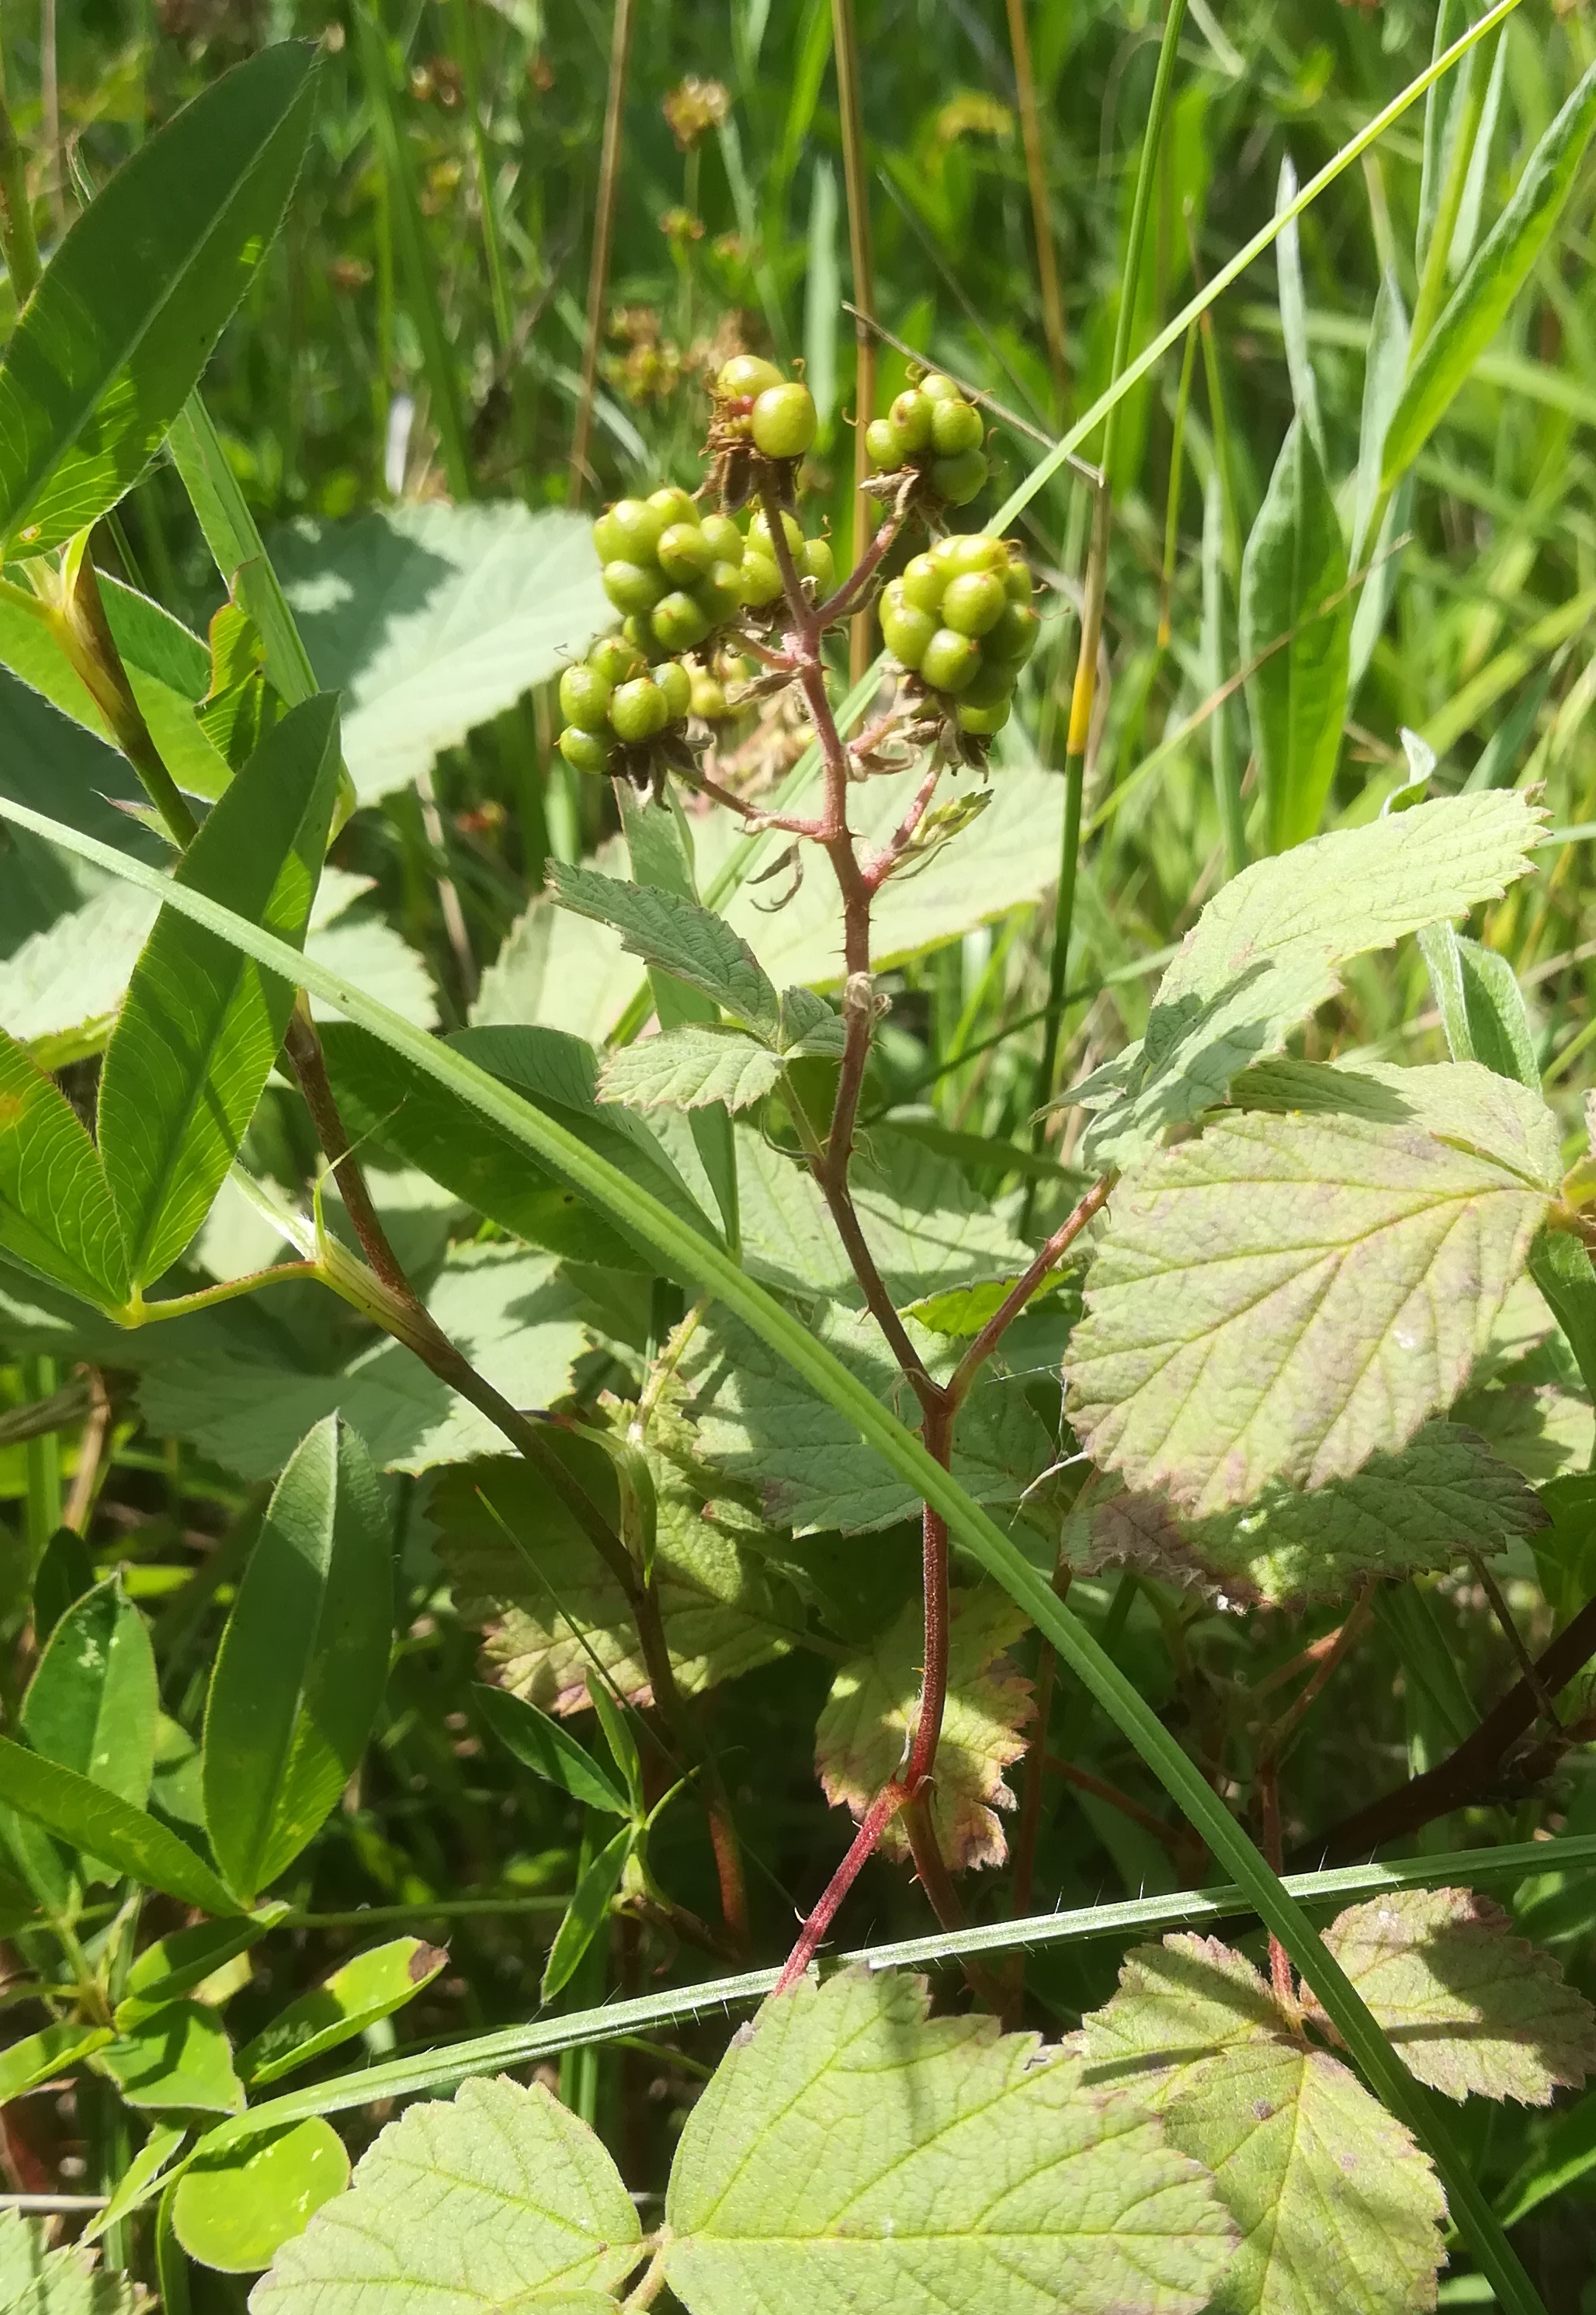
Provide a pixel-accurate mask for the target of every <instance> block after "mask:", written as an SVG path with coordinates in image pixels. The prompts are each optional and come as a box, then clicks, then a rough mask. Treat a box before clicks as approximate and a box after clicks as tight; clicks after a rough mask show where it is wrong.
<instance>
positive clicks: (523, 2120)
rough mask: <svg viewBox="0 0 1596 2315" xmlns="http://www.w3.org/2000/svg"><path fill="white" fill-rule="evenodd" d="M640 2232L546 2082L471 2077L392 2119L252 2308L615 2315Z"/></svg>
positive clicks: (350, 2313) (607, 2167)
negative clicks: (525, 2084)
mask: <svg viewBox="0 0 1596 2315" xmlns="http://www.w3.org/2000/svg"><path fill="white" fill-rule="evenodd" d="M641 2232H642V2230H641V2229H640V2227H639V2225H638V2222H637V2213H636V2210H635V2208H634V2205H633V2202H632V2198H631V2196H630V2195H628V2194H627V2192H626V2189H625V2186H623V2184H622V2183H621V2177H620V2173H619V2172H618V2171H617V2170H616V2167H615V2164H614V2163H613V2162H612V2161H611V2160H610V2158H609V2156H608V2154H607V2152H606V2151H605V2150H604V2147H603V2145H602V2144H601V2143H600V2142H599V2139H598V2138H596V2137H595V2136H594V2134H593V2133H592V2132H591V2131H590V2129H589V2128H588V2126H587V2124H586V2123H584V2122H582V2121H581V2119H580V2118H579V2117H578V2116H577V2115H573V2114H572V2113H570V2112H568V2111H567V2109H566V2108H565V2107H563V2106H562V2105H561V2104H560V2102H559V2100H558V2099H557V2098H554V2097H552V2096H551V2095H550V2093H549V2092H548V2091H547V2090H546V2089H544V2088H543V2086H542V2084H541V2083H538V2084H536V2085H535V2086H534V2087H533V2088H532V2089H522V2088H521V2086H520V2085H519V2082H512V2081H508V2080H505V2079H504V2078H503V2077H502V2076H501V2077H500V2078H499V2079H498V2080H493V2081H483V2080H475V2081H467V2082H463V2083H462V2084H461V2086H460V2088H459V2089H458V2090H457V2092H456V2094H455V2096H454V2098H452V2099H449V2100H443V2099H432V2100H429V2101H428V2103H427V2104H425V2105H424V2106H413V2107H411V2109H410V2111H409V2113H408V2114H406V2115H402V2116H401V2117H400V2119H399V2120H398V2121H397V2122H392V2123H390V2124H388V2126H387V2128H386V2130H385V2131H384V2132H383V2133H382V2134H381V2136H380V2137H379V2138H378V2139H377V2142H376V2144H375V2145H373V2146H372V2147H371V2148H369V2149H368V2151H367V2152H366V2153H365V2154H364V2155H362V2157H361V2159H360V2160H359V2163H358V2165H357V2166H356V2169H355V2175H354V2178H353V2180H352V2182H351V2184H350V2190H349V2192H348V2193H347V2194H345V2195H337V2196H335V2197H334V2199H333V2200H332V2202H330V2203H328V2204H325V2205H324V2207H323V2208H322V2209H321V2210H319V2211H318V2212H317V2213H315V2216H314V2217H313V2218H312V2220H311V2222H310V2224H309V2225H308V2226H307V2227H306V2230H305V2231H304V2233H303V2234H300V2235H297V2236H295V2238H294V2239H293V2240H292V2241H290V2242H287V2243H285V2244H284V2245H283V2247H282V2248H281V2249H280V2250H279V2252H278V2254H277V2257H275V2258H274V2259H273V2261H272V2263H271V2266H270V2270H269V2272H268V2273H267V2274H266V2275H264V2276H262V2280H261V2281H260V2282H259V2283H258V2284H256V2285H255V2287H254V2289H253V2292H252V2293H250V2301H249V2303H250V2308H251V2315H362V2311H365V2310H368V2309H369V2308H371V2307H373V2306H374V2305H375V2306H380V2307H382V2308H383V2310H384V2311H385V2315H436V2311H438V2310H439V2309H440V2308H443V2307H449V2308H453V2309H454V2310H456V2311H457V2315H500V2311H502V2310H505V2309H509V2308H510V2307H515V2308H518V2309H525V2310H527V2311H528V2315H534V2311H536V2315H605V2311H610V2315H613V2311H614V2307H615V2299H614V2296H613V2293H615V2291H616V2290H617V2289H618V2287H619V2285H620V2284H622V2283H623V2282H624V2281H625V2277H626V2276H627V2275H628V2274H629V2273H630V2272H631V2270H632V2269H633V2268H634V2266H636V2265H637V2264H638V2261H639V2258H640V2257H641V2255H642V2246H641V2240H640V2239H641Z"/></svg>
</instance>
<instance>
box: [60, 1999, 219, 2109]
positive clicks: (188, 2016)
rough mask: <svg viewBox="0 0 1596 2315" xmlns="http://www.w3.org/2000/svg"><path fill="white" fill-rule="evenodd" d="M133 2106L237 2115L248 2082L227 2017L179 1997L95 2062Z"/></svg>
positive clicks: (129, 2033) (201, 2004) (104, 2052)
mask: <svg viewBox="0 0 1596 2315" xmlns="http://www.w3.org/2000/svg"><path fill="white" fill-rule="evenodd" d="M94 2063H95V2065H96V2066H97V2067H98V2068H99V2069H100V2071H102V2073H106V2074H109V2075H110V2077H111V2080H112V2081H113V2082H114V2083H115V2084H116V2086H117V2088H118V2089H119V2090H120V2092H121V2094H122V2096H123V2098H126V2100H127V2102H128V2104H129V2106H136V2107H155V2108H157V2109H166V2108H173V2107H176V2108H180V2109H181V2110H182V2112H184V2113H201V2114H236V2113H238V2112H239V2111H240V2109H241V2108H242V2107H243V2105H244V2086H243V2084H242V2083H241V2082H240V2081H239V2079H238V2077H237V2075H236V2074H235V2072H234V2071H233V2052H232V2048H231V2045H230V2044H229V2043H228V2040H227V2036H226V2031H225V2029H224V2027H223V2026H222V2021H221V2019H220V2018H218V2017H217V2014H216V2012H215V2010H214V2009H209V2008H208V2006H207V2005H206V2003H204V2002H203V2001H173V2002H171V2003H169V2004H168V2006H167V2007H166V2008H165V2009H158V2010H157V2011H156V2012H155V2016H154V2017H153V2018H143V2019H141V2020H140V2022H139V2023H138V2024H137V2026H135V2027H132V2028H131V2029H130V2030H129V2032H128V2033H126V2034H124V2035H123V2036H121V2037H120V2040H118V2041H115V2042H113V2043H112V2044H111V2046H110V2048H109V2049H106V2050H102V2052H101V2053H100V2054H99V2056H98V2057H97V2058H96V2059H95V2061H94Z"/></svg>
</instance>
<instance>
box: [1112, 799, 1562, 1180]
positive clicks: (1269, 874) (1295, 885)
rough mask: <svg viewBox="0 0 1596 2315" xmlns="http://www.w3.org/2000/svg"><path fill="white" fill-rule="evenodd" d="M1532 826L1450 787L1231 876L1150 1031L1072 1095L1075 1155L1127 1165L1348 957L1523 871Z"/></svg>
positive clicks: (1280, 1031) (1522, 816)
mask: <svg viewBox="0 0 1596 2315" xmlns="http://www.w3.org/2000/svg"><path fill="white" fill-rule="evenodd" d="M1541 825H1542V815H1541V814H1540V813H1539V812H1537V811H1536V810H1535V809H1534V808H1533V807H1532V806H1531V805H1530V803H1528V802H1527V801H1526V800H1525V798H1524V797H1523V796H1522V795H1521V794H1517V793H1516V792H1514V791H1511V790H1506V789H1496V790H1491V791H1488V792H1485V793H1481V794H1476V795H1467V796H1453V797H1447V798H1443V799H1441V800H1438V801H1437V802H1435V803H1422V804H1418V805H1415V806H1414V809H1413V810H1412V811H1411V812H1401V813H1398V814H1396V815H1394V816H1392V817H1389V818H1387V819H1384V820H1371V821H1370V823H1369V825H1368V826H1367V827H1364V828H1352V829H1335V830H1334V831H1333V832H1332V833H1331V834H1329V835H1328V836H1318V837H1315V838H1313V839H1312V840H1311V841H1310V842H1308V843H1307V844H1298V845H1296V846H1294V847H1292V849H1291V850H1290V851H1289V852H1284V853H1281V854H1280V855H1279V856H1276V857H1275V858H1273V859H1270V860H1260V861H1257V862H1255V864H1254V865H1253V866H1252V867H1250V868H1245V869H1244V870H1243V871H1242V873H1241V874H1240V875H1239V876H1235V877H1232V879H1231V880H1230V882H1229V883H1228V884H1227V885H1226V886H1225V887H1224V889H1223V890H1222V891H1220V892H1219V893H1218V894H1217V895H1216V897H1215V898H1214V899H1213V900H1210V902H1209V904H1208V906H1207V908H1205V909H1203V911H1202V914H1201V917H1199V918H1198V920H1197V922H1196V925H1195V926H1194V927H1193V929H1192V931H1191V932H1190V933H1189V934H1188V935H1187V936H1186V942H1185V945H1184V947H1183V949H1182V950H1181V953H1180V954H1179V956H1177V957H1176V959H1175V962H1174V963H1173V964H1172V965H1171V966H1170V968H1169V970H1168V971H1167V972H1166V974H1165V976H1164V979H1163V980H1162V982H1161V983H1160V984H1159V988H1158V994H1157V1000H1156V1002H1155V1004H1154V1007H1153V1010H1152V1014H1151V1016H1150V1018H1149V1019H1148V1026H1147V1033H1146V1035H1145V1036H1144V1037H1143V1038H1142V1040H1141V1041H1140V1042H1139V1044H1136V1045H1133V1046H1131V1048H1129V1050H1128V1051H1125V1052H1123V1053H1121V1054H1118V1055H1116V1056H1115V1058H1114V1059H1113V1060H1112V1061H1110V1062H1108V1063H1107V1064H1106V1065H1105V1066H1104V1068H1103V1069H1099V1070H1098V1071H1097V1072H1096V1073H1095V1076H1094V1077H1093V1078H1090V1079H1088V1080H1087V1081H1086V1084H1085V1085H1081V1086H1077V1087H1075V1088H1074V1090H1073V1091H1072V1092H1071V1094H1070V1095H1069V1099H1070V1100H1071V1101H1072V1102H1081V1103H1083V1104H1084V1105H1085V1106H1086V1107H1088V1108H1092V1109H1097V1110H1100V1111H1103V1112H1104V1114H1103V1115H1100V1116H1098V1117H1097V1118H1095V1119H1094V1120H1093V1122H1091V1124H1090V1125H1089V1126H1088V1128H1087V1131H1086V1134H1085V1136H1084V1137H1083V1139H1082V1143H1081V1158H1082V1162H1083V1163H1084V1164H1086V1165H1088V1166H1095V1167H1098V1168H1102V1167H1104V1166H1110V1165H1113V1166H1130V1165H1133V1164H1135V1163H1136V1162H1137V1160H1138V1159H1139V1158H1141V1157H1143V1156H1145V1154H1146V1153H1147V1152H1148V1150H1149V1149H1152V1148H1154V1147H1155V1146H1156V1144H1157V1140H1158V1138H1159V1136H1160V1135H1161V1134H1162V1133H1163V1131H1164V1130H1165V1128H1166V1127H1167V1126H1170V1125H1175V1124H1178V1123H1180V1122H1182V1121H1183V1120H1184V1119H1186V1118H1190V1117H1195V1116H1197V1115H1198V1114H1199V1113H1201V1111H1202V1110H1204V1109H1207V1108H1208V1107H1209V1106H1210V1104H1212V1103H1214V1102H1216V1101H1219V1100H1221V1099H1222V1098H1223V1096H1224V1093H1225V1089H1226V1087H1228V1084H1229V1083H1230V1080H1231V1079H1232V1078H1234V1077H1236V1076H1237V1074H1238V1073H1239V1072H1240V1071H1241V1070H1242V1069H1246V1068H1247V1067H1248V1066H1249V1064H1251V1063H1252V1062H1254V1061H1257V1060H1263V1059H1264V1057H1265V1056H1266V1055H1268V1054H1270V1053H1276V1052H1278V1051H1280V1049H1281V1045H1282V1044H1283V1043H1284V1042H1285V1040H1286V1036H1287V1034H1288V1033H1289V1032H1290V1029H1291V1028H1292V1027H1293V1026H1294V1025H1295V1024H1296V1023H1298V1022H1299V1021H1302V1020H1306V1019H1307V1017H1308V1015H1309V1014H1310V1013H1311V1012H1312V1011H1313V1010H1314V1009H1315V1007H1317V1006H1319V1005H1322V1004H1323V1003H1324V1002H1325V1001H1326V998H1331V997H1334V996H1335V995H1336V994H1337V992H1338V991H1339V989H1340V988H1341V977H1340V973H1339V970H1338V968H1339V967H1340V966H1341V965H1342V964H1343V963H1344V962H1346V960H1347V959H1348V958H1350V957H1354V956H1361V955H1363V954H1364V953H1366V952H1367V951H1368V950H1370V949H1377V948H1387V947H1389V946H1390V945H1391V944H1392V943H1393V942H1394V941H1397V940H1400V939H1401V938H1402V937H1403V936H1404V935H1405V934H1407V933H1413V932H1416V931H1417V930H1418V929H1419V927H1421V926H1422V925H1425V924H1431V923H1433V922H1435V921H1436V920H1438V919H1440V918H1453V917H1459V916H1461V915H1462V914H1463V912H1464V910H1465V909H1469V908H1472V907H1473V906H1474V905H1475V904H1476V902H1477V901H1480V900H1491V899H1494V898H1495V897H1496V896H1497V895H1498V894H1499V893H1501V892H1502V891H1504V890H1505V888H1506V887H1507V885H1509V884H1510V883H1512V881H1513V879H1514V878H1515V877H1518V876H1521V875H1523V874H1525V873H1526V871H1527V870H1528V868H1529V867H1530V859H1531V856H1532V854H1533V850H1534V847H1535V845H1536V844H1537V842H1538V840H1539V836H1540V829H1541Z"/></svg>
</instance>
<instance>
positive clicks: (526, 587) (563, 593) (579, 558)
mask: <svg viewBox="0 0 1596 2315" xmlns="http://www.w3.org/2000/svg"><path fill="white" fill-rule="evenodd" d="M271 559H272V563H273V564H274V566H275V568H276V570H277V572H278V574H279V578H280V579H281V581H282V586H283V591H284V593H285V594H286V595H287V597H288V602H289V604H290V605H291V606H292V608H293V610H294V613H295V616H296V618H297V624H298V627H299V632H300V634H301V635H302V636H303V637H304V641H305V648H306V651H307V652H309V654H310V659H311V664H312V665H313V667H314V668H315V673H316V679H317V680H318V682H319V683H320V684H321V686H322V687H323V688H324V690H328V691H341V692H342V694H343V696H344V697H343V750H344V758H345V761H346V762H347V763H348V765H349V768H350V775H351V776H352V777H353V779H354V783H355V787H356V789H357V791H358V793H359V799H360V802H361V803H376V802H377V799H378V798H379V797H381V796H385V795H387V794H391V793H392V791H393V790H394V789H395V788H400V787H403V786H406V785H408V784H409V782H410V781H412V779H414V777H415V776H416V774H417V773H418V772H422V771H425V770H426V769H427V767H428V766H429V765H430V763H431V762H432V759H433V758H434V757H435V756H437V755H438V753H439V750H440V749H444V748H453V747H457V746H458V745H459V743H460V741H462V740H464V739H465V735H466V733H467V732H470V731H472V730H473V729H474V727H475V726H476V725H477V724H479V723H488V722H490V721H491V720H492V717H494V716H495V715H497V714H500V713H501V711H502V710H503V709H505V708H507V707H510V706H513V705H514V704H515V702H516V701H517V700H518V699H519V698H520V697H521V696H522V694H523V693H525V692H528V691H530V690H532V689H533V688H534V687H535V686H536V685H537V684H540V683H546V682H547V680H548V679H549V678H550V677H551V676H552V675H555V674H557V673H558V671H559V670H560V667H561V665H562V663H563V661H565V660H566V659H569V658H574V657H577V656H579V655H580V654H581V652H583V651H585V650H586V649H587V646H588V644H589V643H591V641H592V640H593V637H594V636H595V635H597V634H601V633H602V632H603V631H604V629H605V628H607V627H608V626H611V625H613V624H614V621H615V613H614V612H613V611H612V610H611V608H610V607H609V604H608V602H607V599H606V598H605V595H604V590H603V589H602V588H601V586H600V585H599V558H598V556H597V555H596V554H594V552H593V545H592V538H591V526H590V524H589V523H588V522H587V521H586V520H585V519H583V518H582V517H581V516H579V515H573V514H567V513H566V512H565V511H564V510H563V509H546V508H545V509H543V510H539V511H538V512H536V513H533V512H530V511H528V509H527V508H526V507H524V506H521V505H519V504H518V503H516V502H514V501H501V502H500V503H498V504H496V505H492V506H444V505H422V506H400V507H383V508H376V509H372V510H368V512H367V513H364V514H360V515H356V516H353V517H351V518H350V519H349V520H348V521H346V522H327V523H322V522H315V521H311V520H302V521H299V522H297V523H295V524H294V525H293V527H292V528H290V529H288V530H287V531H284V532H279V533H278V534H277V535H276V536H274V537H273V538H272V540H271ZM252 608H255V609H257V610H258V609H259V608H260V607H259V606H258V605H253V606H252Z"/></svg>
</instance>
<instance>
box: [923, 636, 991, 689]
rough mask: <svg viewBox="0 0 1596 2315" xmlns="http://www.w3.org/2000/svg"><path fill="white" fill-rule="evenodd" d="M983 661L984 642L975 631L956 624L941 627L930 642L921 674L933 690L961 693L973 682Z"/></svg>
mask: <svg viewBox="0 0 1596 2315" xmlns="http://www.w3.org/2000/svg"><path fill="white" fill-rule="evenodd" d="M978 667H980V644H979V643H977V642H976V640H975V637H974V636H973V635H962V634H959V632H958V631H957V629H956V628H953V627H938V628H937V630H936V632H935V634H934V635H933V636H932V638H931V640H930V642H929V643H927V645H926V649H925V653H924V656H923V657H922V659H921V661H920V674H921V676H922V678H923V679H924V680H925V681H926V682H927V683H928V684H929V685H930V687H931V688H932V690H933V691H947V692H953V693H958V692H961V691H962V690H963V688H964V687H965V685H966V684H967V683H969V682H971V680H972V679H973V678H974V675H975V671H976V670H977V668H978Z"/></svg>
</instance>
